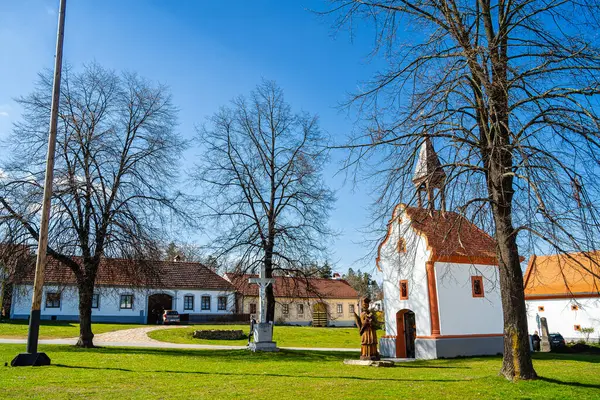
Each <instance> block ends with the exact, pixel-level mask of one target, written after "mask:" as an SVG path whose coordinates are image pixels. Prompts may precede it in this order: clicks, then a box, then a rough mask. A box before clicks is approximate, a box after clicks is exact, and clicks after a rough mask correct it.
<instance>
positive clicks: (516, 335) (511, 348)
mask: <svg viewBox="0 0 600 400" xmlns="http://www.w3.org/2000/svg"><path fill="white" fill-rule="evenodd" d="M494 126H495V127H506V126H508V124H507V123H506V122H504V123H498V122H496V123H495V124H494ZM499 130H500V131H502V128H500V129H499ZM494 133H496V135H492V137H494V139H493V141H492V142H493V143H494V145H493V146H491V148H492V150H491V151H490V152H489V153H488V155H489V156H488V157H484V160H485V161H486V164H487V167H488V168H486V174H487V176H486V179H487V182H488V191H489V194H490V197H491V200H492V214H493V217H494V224H495V231H496V241H497V248H496V254H497V257H498V265H499V269H500V292H501V297H502V310H503V316H504V357H503V359H502V369H501V371H500V373H501V374H502V375H504V376H505V377H506V378H507V379H510V380H519V379H536V378H537V374H536V372H535V370H534V368H533V363H532V361H531V353H530V350H529V335H528V332H527V311H526V308H525V292H524V288H523V273H522V271H521V263H520V260H519V249H518V246H517V237H516V233H515V230H514V227H513V224H512V207H513V205H512V201H513V195H514V188H513V178H512V175H511V174H509V173H505V171H511V170H512V154H511V152H510V150H509V149H510V146H508V135H507V134H506V132H500V135H497V134H498V130H496V132H494Z"/></svg>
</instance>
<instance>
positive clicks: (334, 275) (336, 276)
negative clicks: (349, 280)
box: [333, 272, 342, 280]
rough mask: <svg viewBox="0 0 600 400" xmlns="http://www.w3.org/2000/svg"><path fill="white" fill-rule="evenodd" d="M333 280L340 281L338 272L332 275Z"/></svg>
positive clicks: (340, 277)
mask: <svg viewBox="0 0 600 400" xmlns="http://www.w3.org/2000/svg"><path fill="white" fill-rule="evenodd" d="M333 279H335V280H340V279H342V276H341V275H340V273H339V272H334V273H333Z"/></svg>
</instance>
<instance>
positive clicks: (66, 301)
mask: <svg viewBox="0 0 600 400" xmlns="http://www.w3.org/2000/svg"><path fill="white" fill-rule="evenodd" d="M32 292H33V288H32V286H31V285H15V288H14V294H13V305H12V311H11V317H19V316H23V315H29V313H30V310H31V298H32ZM52 292H61V304H60V308H46V294H47V293H52ZM94 293H98V294H99V295H100V304H99V308H97V309H92V317H116V318H117V319H116V320H119V319H123V320H127V319H131V318H136V317H137V318H139V317H141V316H143V317H146V316H147V315H148V310H147V308H148V296H150V295H152V294H156V293H165V294H168V295H170V296H172V297H173V306H174V307H173V308H174V309H175V310H177V311H179V312H180V313H189V314H215V315H223V314H232V313H233V310H234V307H235V306H234V302H235V296H234V293H233V292H221V291H216V290H187V289H164V290H163V289H159V290H155V289H139V288H137V289H136V288H127V287H97V288H96V289H95V290H94ZM125 294H133V296H134V299H133V307H132V309H121V308H120V299H121V295H125ZM186 295H193V296H194V309H193V310H184V309H183V307H184V296H186ZM205 295H208V296H211V308H210V310H201V296H205ZM219 296H227V300H228V301H227V309H226V310H225V311H220V310H218V309H217V308H218V307H217V298H218V297H219ZM78 304H79V299H78V290H77V288H76V287H74V286H66V287H59V286H55V285H54V286H53V285H49V286H44V293H43V297H42V309H41V314H42V317H44V316H54V315H55V316H57V317H77V316H78V315H79V311H78ZM59 319H60V318H59ZM63 319H64V318H63ZM144 321H145V320H144Z"/></svg>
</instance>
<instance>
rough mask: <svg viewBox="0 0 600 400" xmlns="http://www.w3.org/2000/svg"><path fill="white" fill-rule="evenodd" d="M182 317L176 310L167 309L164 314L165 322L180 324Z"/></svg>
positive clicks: (167, 323)
mask: <svg viewBox="0 0 600 400" xmlns="http://www.w3.org/2000/svg"><path fill="white" fill-rule="evenodd" d="M180 322H181V319H180V318H179V313H178V312H177V311H175V310H165V312H164V314H163V324H164V325H169V324H179V323H180Z"/></svg>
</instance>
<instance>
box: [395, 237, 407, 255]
mask: <svg viewBox="0 0 600 400" xmlns="http://www.w3.org/2000/svg"><path fill="white" fill-rule="evenodd" d="M396 250H398V253H406V240H404V238H400V239H398V243H396Z"/></svg>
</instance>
